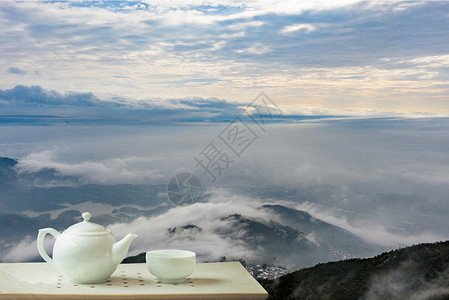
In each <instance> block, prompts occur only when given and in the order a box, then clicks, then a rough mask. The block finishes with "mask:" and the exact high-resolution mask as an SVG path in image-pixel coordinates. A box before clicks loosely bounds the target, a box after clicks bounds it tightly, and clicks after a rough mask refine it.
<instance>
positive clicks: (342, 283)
mask: <svg viewBox="0 0 449 300" xmlns="http://www.w3.org/2000/svg"><path fill="white" fill-rule="evenodd" d="M448 281H449V241H445V242H436V243H423V244H418V245H414V246H410V247H405V248H399V249H396V250H392V251H389V252H384V253H382V254H380V255H377V256H374V257H372V258H363V259H361V258H354V259H348V260H342V261H338V262H328V263H320V264H317V265H315V266H313V267H310V268H304V269H300V270H298V271H295V272H292V273H289V274H287V275H284V276H281V277H279V278H277V279H274V280H260V283H261V284H262V285H263V287H264V288H265V289H266V290H267V291H268V292H269V294H270V297H269V299H272V300H278V299H279V300H281V299H282V300H293V299H336V300H339V299H345V300H351V299H362V300H371V299H432V300H437V299H448V298H449V288H448V286H447V282H448Z"/></svg>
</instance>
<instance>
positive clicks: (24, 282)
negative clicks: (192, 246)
mask: <svg viewBox="0 0 449 300" xmlns="http://www.w3.org/2000/svg"><path fill="white" fill-rule="evenodd" d="M267 297H268V294H267V292H266V291H265V290H264V288H263V287H262V286H261V285H260V284H259V283H258V282H257V281H256V280H255V279H254V278H253V277H252V276H251V275H250V274H249V273H248V272H247V271H246V270H245V268H244V267H243V266H242V265H241V264H240V263H239V262H225V263H204V264H197V265H196V267H195V271H194V272H193V274H192V275H191V276H190V277H189V278H187V279H186V281H185V282H184V283H179V284H165V283H159V282H157V281H156V278H155V277H154V276H153V275H152V274H151V273H149V272H148V270H147V268H146V265H145V264H121V265H119V267H118V268H117V270H116V271H115V272H114V273H113V274H112V276H111V278H110V279H109V280H108V281H107V282H105V283H101V284H73V283H71V282H70V281H68V280H67V279H65V278H64V276H63V275H62V274H61V273H59V272H58V271H57V270H56V269H55V268H54V267H53V266H52V265H50V264H47V263H19V264H18V263H3V264H0V299H61V298H63V299H267Z"/></svg>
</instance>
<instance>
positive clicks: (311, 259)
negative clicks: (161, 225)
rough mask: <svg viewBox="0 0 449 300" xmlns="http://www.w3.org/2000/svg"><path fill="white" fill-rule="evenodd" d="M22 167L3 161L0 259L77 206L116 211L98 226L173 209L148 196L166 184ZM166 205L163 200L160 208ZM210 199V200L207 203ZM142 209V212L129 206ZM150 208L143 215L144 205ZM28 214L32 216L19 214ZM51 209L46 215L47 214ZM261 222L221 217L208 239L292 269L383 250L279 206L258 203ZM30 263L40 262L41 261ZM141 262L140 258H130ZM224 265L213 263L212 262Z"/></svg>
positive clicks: (183, 229)
mask: <svg viewBox="0 0 449 300" xmlns="http://www.w3.org/2000/svg"><path fill="white" fill-rule="evenodd" d="M18 163H19V162H18V161H16V160H12V159H9V158H1V159H0V228H1V230H0V254H1V253H2V252H3V253H5V252H6V251H8V249H10V247H12V246H13V245H15V244H17V243H18V242H20V241H21V240H23V239H24V237H26V236H27V235H28V236H31V237H35V236H36V234H37V230H38V229H39V228H44V227H53V228H55V229H57V230H64V229H65V228H67V227H68V226H70V225H72V224H74V223H76V222H79V221H80V215H81V214H80V212H79V211H78V210H73V209H71V207H70V205H68V204H77V203H80V202H82V201H91V202H99V203H105V204H109V205H113V206H114V205H120V206H119V207H117V208H116V209H114V210H112V212H111V213H108V214H100V215H96V216H95V222H96V223H100V224H103V225H106V226H107V225H110V224H114V223H129V222H131V221H133V220H135V219H136V218H138V217H141V216H144V217H151V216H156V215H159V214H161V213H164V212H166V211H167V210H169V209H170V208H171V207H172V206H170V205H167V199H163V200H161V199H160V198H157V197H156V198H150V197H151V196H149V195H157V194H161V193H163V192H164V191H165V186H144V185H125V184H123V185H93V184H84V185H83V184H66V185H59V184H53V185H52V184H51V183H61V182H64V183H69V182H72V183H75V182H76V180H77V179H76V178H69V177H64V176H60V175H59V174H57V172H56V171H55V170H53V169H47V170H43V171H39V172H35V173H26V174H25V173H18V172H17V171H16V168H15V166H17V164H18ZM164 201H165V202H164ZM205 201H207V197H206V200H205ZM133 205H139V206H137V207H136V206H133ZM149 206H153V207H152V208H148V209H144V208H142V207H149ZM25 210H30V211H33V215H29V214H24V212H25ZM51 210H53V211H54V210H56V211H58V214H57V215H56V216H51V215H50V214H49V213H48V211H51ZM259 210H264V211H265V212H267V213H266V214H263V215H266V216H270V217H266V218H261V217H254V216H252V215H244V214H231V215H225V216H223V217H222V218H221V221H222V222H220V224H223V225H220V227H218V228H216V229H214V232H212V233H211V234H214V235H217V236H219V237H220V238H222V239H226V240H231V241H233V242H235V243H234V244H241V245H243V246H244V247H245V248H246V249H251V251H252V252H253V253H255V254H256V255H255V256H256V258H254V257H252V258H245V257H232V255H229V256H227V259H228V260H233V259H244V260H246V261H247V262H248V263H249V264H271V265H278V266H279V265H281V266H284V267H286V268H288V269H289V270H296V269H299V268H301V267H308V266H312V265H314V264H317V263H320V262H327V261H335V260H341V259H347V258H354V257H368V256H370V255H374V254H375V253H379V252H380V251H383V250H384V249H383V248H380V247H378V246H374V245H371V244H368V243H366V242H364V241H363V240H361V239H360V238H359V237H357V236H355V235H354V234H352V233H350V232H348V231H346V230H344V229H342V228H339V227H337V226H334V225H331V224H329V223H326V222H323V221H321V220H318V219H316V218H313V217H312V216H311V215H310V214H309V213H307V212H305V211H301V210H297V209H293V208H289V207H285V206H282V205H262V206H260V207H259ZM165 230H167V234H168V235H169V237H170V238H173V239H177V236H179V239H185V238H186V237H187V238H189V239H191V240H195V238H196V237H198V236H199V235H198V232H201V231H202V230H203V228H201V227H200V226H199V224H184V225H181V226H177V227H172V228H166V229H165ZM34 259H37V260H39V257H36V258H34ZM133 259H134V261H139V260H141V261H144V257H143V256H138V257H136V258H130V260H133ZM220 259H223V258H222V257H216V260H220Z"/></svg>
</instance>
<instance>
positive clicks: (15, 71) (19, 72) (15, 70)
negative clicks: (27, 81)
mask: <svg viewBox="0 0 449 300" xmlns="http://www.w3.org/2000/svg"><path fill="white" fill-rule="evenodd" d="M6 71H7V72H8V73H10V74H17V75H25V74H27V73H28V71H25V70H22V69H19V68H16V67H11V68H8V69H7V70H6Z"/></svg>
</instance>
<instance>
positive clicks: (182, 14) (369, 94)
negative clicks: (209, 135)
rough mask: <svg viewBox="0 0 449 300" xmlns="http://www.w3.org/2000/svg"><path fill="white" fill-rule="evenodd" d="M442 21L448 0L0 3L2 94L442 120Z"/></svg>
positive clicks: (447, 109) (446, 108) (447, 40)
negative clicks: (18, 90) (272, 105)
mask: <svg viewBox="0 0 449 300" xmlns="http://www.w3.org/2000/svg"><path fill="white" fill-rule="evenodd" d="M448 19H449V4H448V3H446V2H444V1H394V0H392V1H360V0H345V1H332V0H329V1H327V0H321V1H289V0H281V1H276V2H272V1H263V0H254V1H214V0H210V1H202V0H189V1H142V2H135V1H70V2H67V1H20V2H15V1H8V0H6V1H0V45H1V47H0V89H1V91H2V92H4V91H8V90H11V89H13V88H14V87H15V86H16V85H23V86H27V87H31V86H37V87H40V88H42V89H43V90H44V91H48V92H50V91H56V92H58V93H67V92H72V93H84V94H83V95H87V94H88V93H91V94H89V95H90V96H91V99H98V100H99V101H101V100H108V101H115V102H117V101H122V102H132V103H140V102H148V101H149V100H151V101H153V102H154V101H156V102H157V101H159V102H164V101H165V100H164V99H183V98H192V97H199V98H202V99H209V98H211V97H214V98H218V99H224V100H226V101H228V102H238V103H247V102H249V101H250V100H252V99H253V98H254V97H255V96H256V95H257V94H258V93H259V92H260V91H262V90H263V91H265V92H266V93H267V94H268V95H270V96H271V97H272V98H274V99H276V101H277V103H278V104H279V105H281V106H282V107H283V108H284V110H285V112H286V113H289V112H300V113H301V112H304V111H305V110H306V111H318V112H323V111H324V112H326V113H329V112H330V113H333V114H349V113H351V114H354V112H355V113H356V114H357V113H358V114H360V113H367V112H368V113H370V112H380V113H384V114H397V113H400V114H404V113H407V114H409V113H414V114H416V113H418V114H423V113H426V114H427V113H431V114H437V115H441V114H444V115H448V114H449V104H448V100H447V95H448V94H449V91H448V87H449V72H448V66H449V53H448V50H447V49H449V34H448V32H449V22H448V21H449V20H448ZM86 93H87V94H86ZM2 100H3V99H0V101H2ZM72 100H73V99H72Z"/></svg>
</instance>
